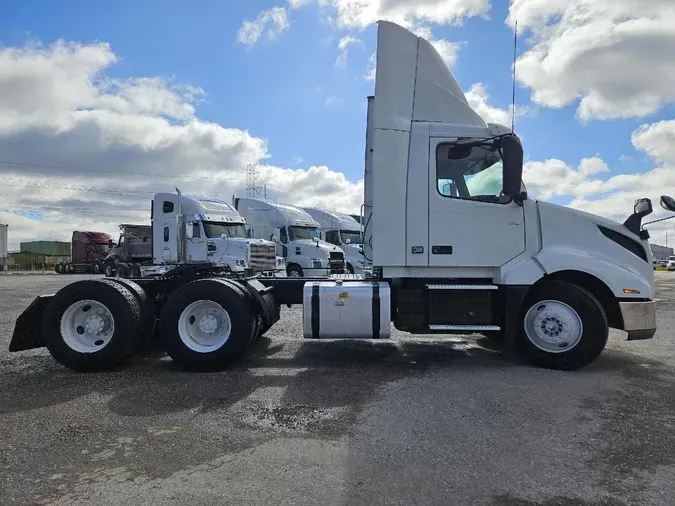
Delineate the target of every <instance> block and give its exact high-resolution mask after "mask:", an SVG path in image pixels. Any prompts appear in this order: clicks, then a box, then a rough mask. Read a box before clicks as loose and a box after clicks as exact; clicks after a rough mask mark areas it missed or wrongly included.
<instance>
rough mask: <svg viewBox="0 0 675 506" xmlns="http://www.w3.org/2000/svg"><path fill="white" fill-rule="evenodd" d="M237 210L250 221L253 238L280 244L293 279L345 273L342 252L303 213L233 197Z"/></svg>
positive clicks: (284, 207)
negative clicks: (325, 239)
mask: <svg viewBox="0 0 675 506" xmlns="http://www.w3.org/2000/svg"><path fill="white" fill-rule="evenodd" d="M232 203H233V205H234V208H235V209H236V210H237V211H238V212H239V213H240V214H241V215H242V216H243V217H244V218H245V219H246V223H247V225H248V227H249V234H250V236H251V237H256V238H260V239H268V240H270V241H274V242H275V243H276V244H277V254H278V255H281V256H282V257H283V258H284V259H285V260H286V273H287V275H288V276H290V277H304V276H316V277H320V276H329V275H331V274H343V273H344V272H345V254H344V251H343V250H342V248H340V247H339V246H336V245H334V244H330V243H328V242H326V241H324V240H322V239H321V237H320V234H319V223H318V222H317V221H316V220H315V219H314V218H312V217H311V216H310V215H309V214H308V213H307V212H306V211H304V210H303V209H301V208H299V207H296V206H292V205H288V204H282V203H278V202H269V201H266V200H260V199H254V198H243V197H237V196H233V197H232Z"/></svg>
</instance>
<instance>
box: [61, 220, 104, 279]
mask: <svg viewBox="0 0 675 506" xmlns="http://www.w3.org/2000/svg"><path fill="white" fill-rule="evenodd" d="M114 244H115V243H114V242H112V238H111V237H110V235H108V234H106V233H104V232H91V231H80V230H75V231H73V234H72V237H71V243H70V261H68V262H60V263H58V264H56V266H55V268H54V269H55V271H56V272H57V273H59V274H72V273H77V274H84V273H93V274H100V273H102V272H103V264H104V262H105V259H106V257H107V256H108V252H109V250H110V248H111V247H113V246H114Z"/></svg>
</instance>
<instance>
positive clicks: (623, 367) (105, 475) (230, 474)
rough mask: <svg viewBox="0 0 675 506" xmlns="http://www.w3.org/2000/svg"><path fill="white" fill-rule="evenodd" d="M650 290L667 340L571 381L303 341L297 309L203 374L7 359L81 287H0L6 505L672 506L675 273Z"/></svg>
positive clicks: (0, 450) (461, 343) (517, 366)
mask: <svg viewBox="0 0 675 506" xmlns="http://www.w3.org/2000/svg"><path fill="white" fill-rule="evenodd" d="M655 276H656V278H657V296H658V326H659V330H658V332H657V335H656V337H655V338H654V339H653V340H651V341H641V342H627V341H625V333H623V332H620V331H612V333H611V336H610V343H609V344H608V347H607V349H606V351H605V352H604V353H603V355H602V356H601V357H600V359H598V360H597V361H596V362H594V363H593V364H591V365H590V366H588V367H586V368H584V369H582V370H580V371H575V372H558V371H549V370H543V369H537V368H534V367H531V366H529V365H527V364H524V363H523V362H522V361H521V360H519V359H518V358H517V357H515V356H513V355H512V354H511V353H509V352H508V351H505V350H501V349H499V348H494V347H493V346H492V345H491V344H490V343H489V342H488V341H487V340H486V339H484V338H482V337H481V336H479V335H473V336H450V337H447V338H439V336H430V337H415V338H413V337H411V336H410V335H407V334H405V333H402V332H394V336H395V338H394V339H393V340H392V341H385V342H375V341H356V342H354V341H348V342H345V341H325V342H320V341H319V342H316V341H309V340H303V339H302V328H301V308H300V307H293V308H291V309H286V308H285V309H284V310H283V312H282V320H281V321H280V322H279V323H278V324H277V325H275V326H274V327H273V328H272V329H271V330H270V331H269V332H268V333H267V335H266V336H265V337H263V338H262V340H261V342H260V343H259V344H258V345H257V346H256V347H255V348H254V349H253V350H251V353H250V354H249V356H248V357H247V358H246V360H245V361H244V362H243V363H242V364H240V365H238V366H236V367H235V368H232V369H231V370H228V371H226V372H222V373H210V374H195V373H187V372H183V371H180V370H178V369H176V368H175V367H174V366H173V365H172V363H171V361H170V359H168V358H167V357H166V356H163V355H162V354H160V353H155V354H152V355H150V356H145V357H140V358H137V359H135V360H133V361H132V362H130V363H129V364H127V365H125V366H124V367H123V368H121V369H118V370H116V371H114V372H107V373H98V374H78V373H74V372H71V371H69V370H67V369H65V368H63V367H62V366H60V365H59V364H57V363H56V362H55V361H53V360H52V358H51V357H50V355H49V354H48V353H47V351H46V350H44V349H42V350H34V351H28V352H20V353H8V351H7V348H8V345H9V340H10V337H11V332H12V329H13V327H14V321H15V319H16V317H17V316H18V314H19V313H20V312H21V311H22V310H23V309H24V308H25V307H26V306H27V305H28V304H29V303H30V301H31V300H32V299H33V297H34V296H36V295H38V294H40V293H53V292H54V291H56V290H57V289H58V288H59V287H61V286H64V285H65V284H67V283H69V282H72V281H75V280H77V279H82V278H83V277H86V276H74V275H72V276H55V275H46V276H20V275H12V276H0V504H3V505H4V504H22V505H23V504H56V505H65V504H77V505H97V506H105V505H123V506H129V505H136V504H152V505H164V504H167V505H181V506H182V505H187V504H190V505H225V504H237V505H240V504H251V505H261V504H275V505H286V504H297V505H305V504H307V505H310V504H311V505H317V504H320V505H325V506H328V505H379V504H383V505H413V504H414V505H418V504H439V505H455V504H456V505H463V504H486V505H517V506H532V505H546V506H552V505H564V506H578V505H596V506H597V505H613V506H614V505H617V506H621V505H633V504H635V505H640V506H648V505H661V504H663V505H669V504H673V503H674V499H673V497H675V480H673V476H675V437H673V430H674V428H675V409H674V408H675V388H674V387H675V343H674V342H673V341H674V339H673V337H674V330H675V328H674V327H675V319H674V318H675V306H674V305H673V304H674V302H675V273H669V272H656V273H655Z"/></svg>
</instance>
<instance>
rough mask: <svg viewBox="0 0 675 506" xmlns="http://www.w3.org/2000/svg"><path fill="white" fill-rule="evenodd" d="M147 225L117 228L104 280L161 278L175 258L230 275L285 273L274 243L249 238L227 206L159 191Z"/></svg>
mask: <svg viewBox="0 0 675 506" xmlns="http://www.w3.org/2000/svg"><path fill="white" fill-rule="evenodd" d="M181 220H182V221H181ZM183 221H184V223H183ZM151 222H152V225H150V226H148V225H129V224H123V225H120V230H121V234H120V238H119V241H118V243H117V246H115V247H114V248H113V249H112V250H110V253H109V254H108V256H107V258H106V259H105V262H104V272H105V275H106V276H108V277H113V276H117V277H121V278H127V277H131V278H140V277H145V276H148V275H157V274H163V273H165V272H167V271H168V270H169V269H171V268H173V267H174V266H175V265H176V264H178V263H179V257H181V258H182V257H184V261H185V262H186V263H188V264H194V263H213V264H216V265H223V266H227V267H228V268H229V270H230V271H231V272H234V273H243V272H244V271H245V269H247V268H250V269H253V270H254V271H256V272H259V273H262V274H265V275H283V276H285V275H286V266H285V263H284V260H283V258H281V257H278V256H277V255H276V253H275V244H274V243H273V242H271V241H265V240H263V239H250V238H247V237H246V231H245V223H246V221H245V220H244V218H243V217H242V216H241V215H240V214H239V213H238V212H237V211H236V210H235V209H234V208H232V206H230V205H229V204H228V203H227V202H223V201H221V200H216V199H212V198H206V197H197V196H190V195H184V194H181V192H180V191H179V190H178V189H177V193H157V194H156V195H155V196H154V199H153V201H152V204H151ZM181 231H184V234H181Z"/></svg>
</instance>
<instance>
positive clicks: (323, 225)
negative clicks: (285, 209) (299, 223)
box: [303, 207, 372, 275]
mask: <svg viewBox="0 0 675 506" xmlns="http://www.w3.org/2000/svg"><path fill="white" fill-rule="evenodd" d="M303 209H304V210H305V211H307V213H308V214H309V215H310V216H311V217H312V218H314V219H315V220H316V221H317V222H318V223H319V237H320V238H321V239H323V240H324V241H326V242H329V243H331V244H335V245H336V246H339V247H340V248H342V250H343V251H344V252H345V263H346V264H347V272H349V273H350V274H359V275H365V274H367V273H368V274H369V273H371V272H372V269H370V268H369V265H368V262H367V261H366V258H365V257H364V256H363V246H362V245H361V224H360V223H359V222H358V221H356V220H355V219H354V218H352V217H351V216H350V215H349V214H346V213H341V212H338V211H328V210H326V209H319V208H318V207H303Z"/></svg>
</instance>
